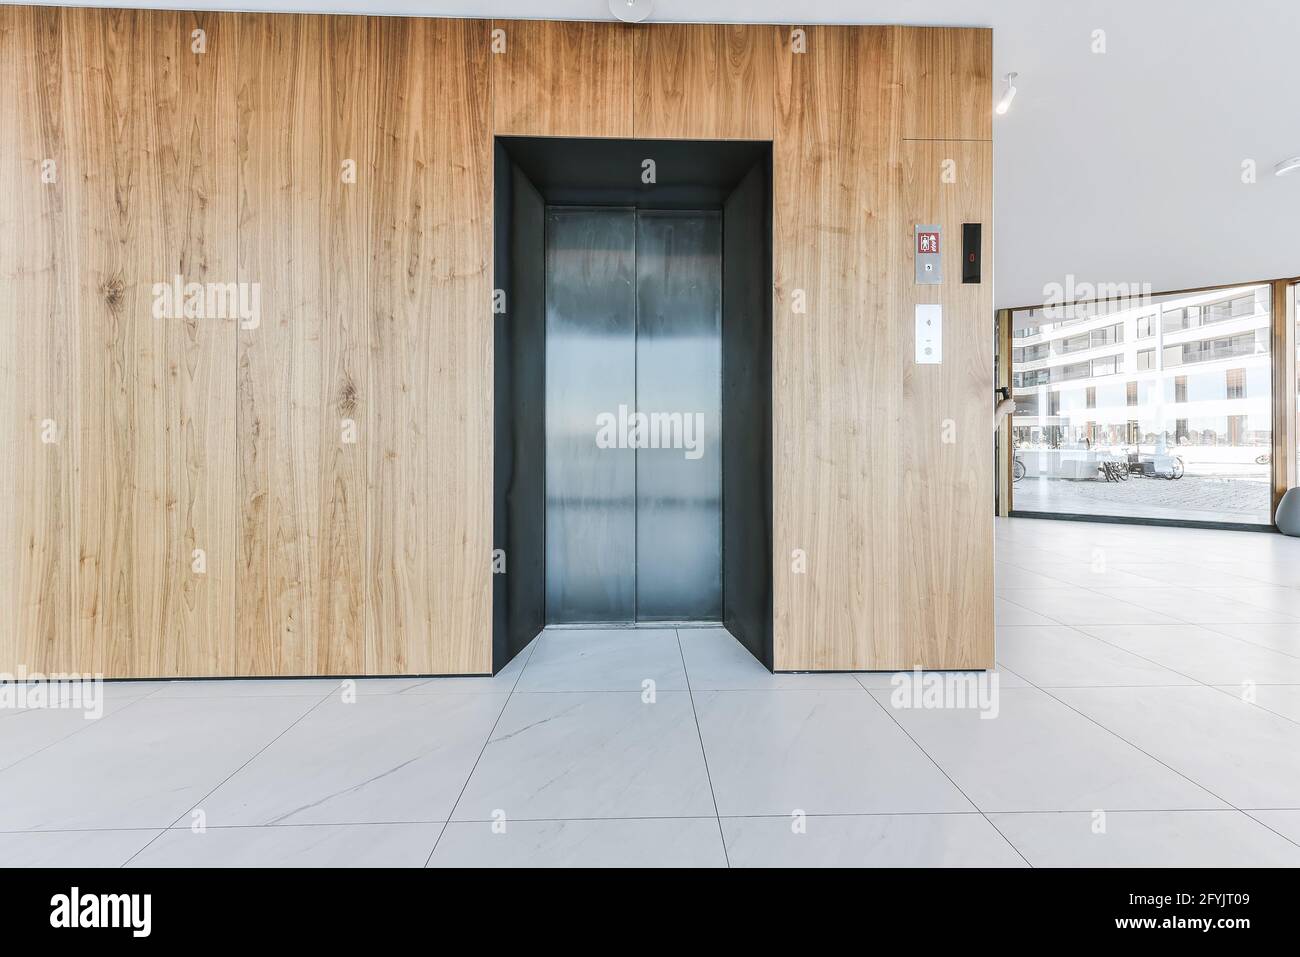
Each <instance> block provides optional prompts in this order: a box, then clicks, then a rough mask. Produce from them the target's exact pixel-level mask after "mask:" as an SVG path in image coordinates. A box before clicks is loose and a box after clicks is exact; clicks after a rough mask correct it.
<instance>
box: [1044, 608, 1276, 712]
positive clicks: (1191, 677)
mask: <svg viewBox="0 0 1300 957" xmlns="http://www.w3.org/2000/svg"><path fill="white" fill-rule="evenodd" d="M1063 627H1066V628H1071V629H1072V630H1074V631H1077V632H1079V634H1081V635H1083V636H1084V637H1086V638H1091V639H1093V640H1094V641H1100V642H1101V643H1102V644H1104V645H1109V646H1110V647H1111V648H1114V649H1116V650H1117V651H1122V652H1124V653H1126V654H1130V655H1132V656H1133V657H1135V658H1140V659H1142V660H1143V661H1145V662H1148V663H1150V664H1153V665H1155V666H1156V667H1157V668H1163V669H1164V670H1165V671H1168V672H1171V673H1173V674H1176V675H1179V676H1181V677H1183V678H1187V679H1188V680H1189V681H1194V682H1196V684H1195V685H1132V686H1128V685H1036V684H1035V685H1034V687H1035V688H1038V690H1040V691H1044V692H1050V691H1051V690H1053V689H1055V690H1059V691H1079V690H1104V689H1106V688H1123V687H1132V688H1192V687H1200V688H1209V689H1210V690H1212V691H1218V692H1221V693H1222V694H1228V691H1227V687H1228V686H1226V685H1214V684H1210V683H1209V682H1208V681H1203V680H1202V679H1200V678H1198V677H1196V675H1192V674H1188V673H1187V672H1185V671H1179V670H1178V669H1177V668H1173V667H1170V666H1169V665H1166V664H1162V663H1161V662H1159V661H1156V660H1155V659H1154V658H1148V657H1147V656H1146V655H1143V654H1139V653H1138V652H1136V651H1133V650H1131V649H1129V648H1125V647H1124V646H1123V645H1117V644H1115V643H1114V642H1113V641H1108V640H1107V639H1105V638H1103V637H1101V636H1100V635H1094V634H1092V633H1090V632H1087V631H1084V630H1083V627H1089V626H1086V625H1085V626H1083V627H1076V626H1073V625H1065V626H1063ZM1091 627H1096V628H1104V627H1106V626H1104V625H1094V626H1091ZM1157 627H1159V626H1157ZM1222 637H1225V638H1231V637H1232V636H1231V635H1223V636H1222ZM1022 677H1023V676H1022ZM1025 680H1026V681H1029V679H1028V678H1026V679H1025ZM1030 684H1033V682H1030ZM1255 684H1256V686H1260V682H1255ZM1263 687H1266V688H1279V687H1280V688H1290V687H1294V685H1285V684H1284V685H1273V684H1265V685H1263ZM1228 696H1229V697H1232V698H1236V699H1237V700H1238V701H1240V700H1241V699H1240V698H1239V697H1237V696H1236V695H1228ZM1053 697H1055V696H1054V695H1053ZM1242 703H1243V704H1248V705H1250V706H1251V707H1253V708H1259V710H1261V711H1264V712H1267V713H1268V714H1274V715H1277V716H1278V717H1279V718H1282V719H1283V720H1284V721H1290V722H1291V723H1292V724H1300V721H1297V720H1296V719H1295V718H1292V717H1291V716H1289V715H1285V714H1280V713H1279V712H1277V711H1274V710H1273V709H1271V708H1266V707H1264V706H1263V705H1261V704H1259V703H1257V702H1242Z"/></svg>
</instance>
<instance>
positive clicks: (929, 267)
mask: <svg viewBox="0 0 1300 957" xmlns="http://www.w3.org/2000/svg"><path fill="white" fill-rule="evenodd" d="M942 239H943V229H942V228H941V227H939V226H937V225H931V226H917V227H916V250H915V251H916V284H917V285H918V286H937V285H938V284H939V283H941V282H943V261H942V260H941V259H940V256H939V252H940V250H939V244H940V242H941V241H942Z"/></svg>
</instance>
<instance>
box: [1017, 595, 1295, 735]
mask: <svg viewBox="0 0 1300 957" xmlns="http://www.w3.org/2000/svg"><path fill="white" fill-rule="evenodd" d="M1074 587H1076V588H1081V589H1083V590H1084V591H1094V590H1093V589H1089V588H1085V587H1084V586H1082V585H1076V586H1074ZM1095 594H1098V595H1100V596H1101V597H1103V598H1109V597H1110V596H1109V595H1105V594H1103V593H1101V592H1095ZM1113 600H1115V601H1121V600H1122V599H1113ZM1006 601H1010V602H1011V603H1012V604H1014V605H1016V607H1018V608H1023V609H1024V610H1025V611H1029V612H1033V613H1034V614H1036V615H1041V616H1042V617H1043V618H1046V619H1048V620H1049V621H1051V622H1052V623H1053V624H1054V625H1056V626H1058V627H1061V628H1068V629H1070V630H1071V631H1074V632H1077V633H1078V634H1080V635H1082V636H1083V637H1085V638H1091V639H1093V640H1094V641H1100V642H1101V643H1102V644H1104V645H1109V646H1110V647H1111V648H1114V649H1116V650H1118V651H1122V652H1124V653H1125V654H1130V655H1132V656H1133V657H1135V658H1141V659H1142V660H1143V661H1145V662H1148V663H1149V664H1152V665H1155V666H1156V667H1157V668H1162V669H1164V670H1165V671H1169V672H1172V673H1173V674H1176V675H1180V676H1181V677H1183V678H1187V679H1189V680H1190V681H1194V682H1196V684H1198V685H1200V686H1201V687H1205V688H1218V686H1217V685H1213V684H1210V683H1209V682H1207V681H1203V680H1202V679H1200V678H1198V677H1196V676H1195V675H1191V674H1188V673H1186V672H1184V671H1179V670H1178V669H1177V668H1174V667H1171V666H1170V665H1166V664H1162V663H1161V662H1159V661H1156V660H1155V659H1154V658H1148V657H1147V656H1146V655H1143V654H1140V653H1139V652H1136V651H1133V650H1132V649H1129V648H1125V647H1124V646H1123V645H1118V644H1116V643H1115V642H1113V641H1108V640H1107V639H1105V638H1103V637H1102V636H1100V635H1094V634H1093V633H1092V632H1090V631H1085V630H1084V629H1086V628H1165V627H1168V626H1169V625H1190V626H1191V627H1193V628H1202V629H1204V630H1206V631H1211V632H1212V633H1213V634H1214V635H1216V636H1217V637H1220V638H1226V639H1228V640H1229V641H1236V642H1238V643H1240V644H1245V645H1250V646H1251V647H1254V648H1257V649H1260V650H1264V651H1267V650H1270V649H1267V648H1264V647H1263V646H1260V645H1255V644H1253V643H1252V642H1248V641H1245V640H1244V639H1241V638H1235V637H1233V636H1232V635H1228V634H1224V633H1223V632H1219V631H1213V629H1211V628H1208V627H1207V626H1205V625H1200V624H1198V623H1196V622H1192V621H1181V620H1175V621H1171V622H1167V623H1165V624H1158V623H1145V624H1143V623H1136V622H1135V623H1131V624H1099V623H1095V622H1093V623H1087V624H1067V623H1066V622H1064V621H1061V620H1060V619H1058V618H1052V617H1051V616H1050V615H1047V614H1044V613H1043V612H1039V611H1034V609H1032V608H1030V607H1028V606H1027V605H1021V604H1020V603H1019V602H1015V601H1012V600H1011V599H1009V598H1008V599H1006ZM1128 604H1132V602H1129V603H1128ZM1243 624H1244V623H1243ZM1281 624H1287V622H1281ZM999 627H1001V628H1044V627H1049V626H1045V625H997V624H996V623H995V624H994V630H995V632H996V629H997V628H999ZM1021 677H1024V676H1023V675H1022V676H1021ZM1025 680H1026V681H1028V680H1029V679H1027V678H1026V679H1025ZM1030 684H1033V682H1030ZM1256 684H1259V682H1256ZM1034 687H1036V688H1039V690H1046V688H1047V687H1049V686H1042V687H1040V686H1038V685H1034ZM1058 687H1059V686H1058ZM1072 687H1079V688H1086V687H1096V688H1107V687H1118V686H1116V685H1076V686H1072ZM1140 687H1157V688H1178V687H1189V686H1187V685H1150V686H1146V685H1143V686H1140ZM1263 710H1265V711H1267V710H1268V709H1267V708H1265V709H1263ZM1282 717H1285V715H1283V716H1282ZM1288 720H1290V719H1288ZM1297 723H1300V722H1297Z"/></svg>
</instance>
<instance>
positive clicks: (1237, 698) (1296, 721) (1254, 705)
mask: <svg viewBox="0 0 1300 957" xmlns="http://www.w3.org/2000/svg"><path fill="white" fill-rule="evenodd" d="M1256 686H1257V687H1265V688H1294V687H1296V686H1295V685H1259V684H1258V682H1256ZM1206 687H1207V688H1210V689H1211V690H1213V691H1218V692H1220V693H1221V694H1226V695H1227V696H1228V697H1229V698H1232V699H1233V700H1234V701H1241V703H1242V704H1245V705H1249V706H1250V707H1252V708H1258V709H1259V710H1260V711H1263V712H1265V713H1266V714H1272V715H1276V716H1277V717H1279V718H1281V719H1282V720H1283V721H1290V722H1291V723H1292V724H1300V718H1293V717H1291V716H1290V715H1289V714H1283V713H1282V712H1280V711H1274V710H1273V709H1272V708H1266V707H1264V706H1263V705H1262V704H1260V703H1259V702H1258V701H1242V699H1241V696H1240V695H1238V694H1235V693H1234V692H1231V691H1229V690H1228V689H1229V688H1230V687H1231V685H1206Z"/></svg>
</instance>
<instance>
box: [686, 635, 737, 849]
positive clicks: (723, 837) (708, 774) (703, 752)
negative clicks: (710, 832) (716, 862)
mask: <svg viewBox="0 0 1300 957" xmlns="http://www.w3.org/2000/svg"><path fill="white" fill-rule="evenodd" d="M673 633H674V634H676V635H677V654H678V655H680V656H681V659H682V673H683V674H684V675H685V676H686V691H687V693H688V694H689V695H690V700H691V718H692V719H693V720H694V721H695V735H696V737H697V738H699V741H700V757H701V758H702V759H703V760H704V778H705V780H706V781H708V782H709V796H710V797H711V798H712V799H713V816H714V818H715V819H716V820H717V822H718V840H719V841H721V842H722V860H723V861H724V862H725V863H726V865H727V868H728V869H730V868H731V854H730V853H728V851H727V832H726V831H724V830H723V829H722V815H721V814H720V813H719V812H718V792H717V791H715V790H714V789H713V772H712V771H710V770H709V751H708V748H706V747H705V746H704V732H703V731H702V730H700V713H699V711H698V710H697V709H696V707H695V691H694V689H692V688H691V673H690V670H689V669H688V668H687V667H686V650H685V649H684V648H682V633H681V630H680V629H677V628H674V629H673Z"/></svg>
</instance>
